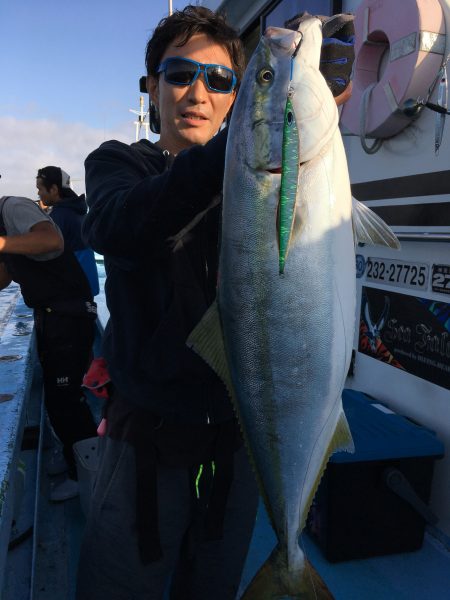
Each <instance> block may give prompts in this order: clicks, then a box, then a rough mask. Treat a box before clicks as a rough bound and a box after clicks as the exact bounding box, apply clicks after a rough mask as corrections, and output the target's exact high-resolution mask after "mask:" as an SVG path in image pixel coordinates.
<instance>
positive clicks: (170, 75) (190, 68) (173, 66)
mask: <svg viewBox="0 0 450 600" xmlns="http://www.w3.org/2000/svg"><path fill="white" fill-rule="evenodd" d="M165 71H166V75H165V77H166V81H167V82H168V83H174V84H175V85H189V84H190V83H191V82H192V80H193V79H194V77H195V74H196V73H197V67H196V66H195V65H193V64H192V63H189V62H186V61H184V60H171V61H170V62H169V63H168V64H167V65H166V69H165Z"/></svg>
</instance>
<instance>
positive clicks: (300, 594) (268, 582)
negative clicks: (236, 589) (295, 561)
mask: <svg viewBox="0 0 450 600" xmlns="http://www.w3.org/2000/svg"><path fill="white" fill-rule="evenodd" d="M299 554H300V555H301V556H302V557H303V558H302V560H301V563H300V564H299V565H298V566H297V568H291V569H290V570H288V564H287V558H286V552H283V551H281V550H280V549H279V547H278V546H277V548H275V550H274V551H273V552H272V554H271V555H270V556H269V558H268V559H267V561H266V562H265V563H264V564H263V565H262V567H261V568H260V569H259V571H258V572H257V573H256V575H255V576H254V578H253V579H252V581H251V582H250V584H249V586H248V588H247V589H246V590H245V592H244V594H243V596H241V600H285V599H287V598H289V600H333V595H332V594H331V592H330V591H329V589H328V588H327V586H326V584H325V582H324V581H323V579H322V578H321V577H320V575H319V574H318V573H317V571H316V570H315V569H314V567H313V566H312V565H311V563H310V562H309V561H308V560H306V559H305V558H304V555H303V553H302V552H301V551H300V548H299Z"/></svg>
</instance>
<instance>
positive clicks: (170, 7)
mask: <svg viewBox="0 0 450 600" xmlns="http://www.w3.org/2000/svg"><path fill="white" fill-rule="evenodd" d="M172 12H173V11H172V0H169V16H170V15H171V14H172Z"/></svg>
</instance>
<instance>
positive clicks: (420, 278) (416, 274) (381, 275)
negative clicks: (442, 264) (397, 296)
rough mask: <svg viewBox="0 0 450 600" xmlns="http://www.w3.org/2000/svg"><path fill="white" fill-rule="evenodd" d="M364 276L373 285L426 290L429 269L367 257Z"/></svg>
mask: <svg viewBox="0 0 450 600" xmlns="http://www.w3.org/2000/svg"><path fill="white" fill-rule="evenodd" d="M365 274H366V280H367V281H373V282H374V283H382V284H385V285H393V286H395V287H404V288H412V289H414V290H426V289H427V287H428V280H429V275H430V267H429V265H426V264H423V263H415V262H409V261H405V260H393V259H392V260H391V259H386V258H374V257H371V256H369V257H368V258H367V262H366V273H365Z"/></svg>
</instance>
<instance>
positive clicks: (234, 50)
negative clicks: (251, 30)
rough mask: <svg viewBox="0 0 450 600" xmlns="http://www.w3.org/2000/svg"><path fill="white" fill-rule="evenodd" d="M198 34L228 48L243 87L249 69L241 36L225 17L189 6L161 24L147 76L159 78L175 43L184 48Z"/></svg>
mask: <svg viewBox="0 0 450 600" xmlns="http://www.w3.org/2000/svg"><path fill="white" fill-rule="evenodd" d="M197 33H204V34H206V35H207V36H209V37H210V38H211V39H213V40H214V41H215V42H216V43H217V44H221V45H223V46H224V47H225V48H226V50H227V51H228V54H229V55H230V59H231V64H232V67H233V70H234V72H235V73H236V77H237V81H238V86H239V83H240V81H241V79H242V75H243V73H244V68H245V64H244V63H245V57H244V51H243V46H242V42H241V40H240V39H239V36H238V34H237V32H236V31H235V30H234V29H233V28H232V27H230V26H229V25H228V24H227V23H226V21H225V19H224V17H223V16H222V15H220V14H218V13H215V12H213V11H211V10H209V8H205V7H204V6H192V5H189V6H186V7H185V8H183V10H176V11H175V12H174V13H173V14H172V15H170V16H168V17H165V18H164V19H162V20H161V21H160V22H159V23H158V26H157V27H156V29H155V30H154V32H153V35H152V37H151V38H150V39H149V41H148V43H147V48H146V50H145V65H146V67H147V75H151V76H152V77H155V78H156V77H157V73H156V70H157V68H158V66H159V65H160V63H161V58H162V57H163V55H164V52H165V51H166V49H167V47H168V46H170V45H171V44H172V43H173V42H174V40H177V44H176V45H177V46H184V45H185V44H186V43H187V42H188V40H189V39H190V38H191V37H192V36H193V35H195V34H197Z"/></svg>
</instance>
